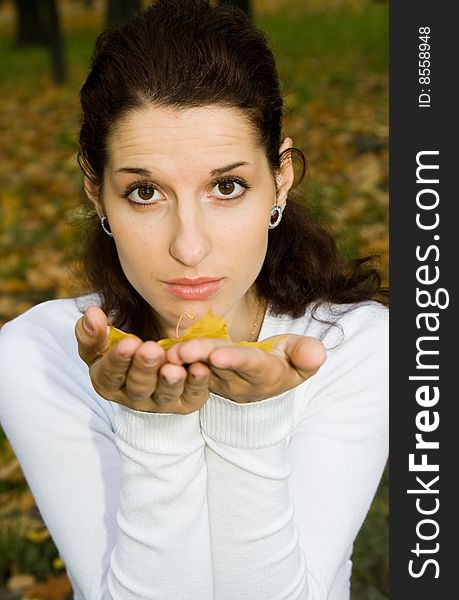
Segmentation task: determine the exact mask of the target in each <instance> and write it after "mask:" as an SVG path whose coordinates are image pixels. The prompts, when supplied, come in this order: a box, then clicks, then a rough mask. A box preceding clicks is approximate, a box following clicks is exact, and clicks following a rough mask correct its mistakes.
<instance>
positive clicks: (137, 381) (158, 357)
mask: <svg viewBox="0 0 459 600" xmlns="http://www.w3.org/2000/svg"><path fill="white" fill-rule="evenodd" d="M165 360H166V353H165V351H164V350H163V348H161V346H159V345H158V344H156V342H153V341H148V342H144V343H142V344H141V345H140V346H139V347H138V348H137V351H136V353H135V354H134V357H133V359H132V361H131V365H130V367H129V371H128V372H127V375H126V383H125V386H126V393H127V395H128V396H129V398H131V400H134V401H135V402H142V401H146V400H148V399H150V398H151V396H152V395H153V392H154V391H155V389H156V385H157V381H158V372H159V369H160V367H161V366H162V365H163V364H164V362H165Z"/></svg>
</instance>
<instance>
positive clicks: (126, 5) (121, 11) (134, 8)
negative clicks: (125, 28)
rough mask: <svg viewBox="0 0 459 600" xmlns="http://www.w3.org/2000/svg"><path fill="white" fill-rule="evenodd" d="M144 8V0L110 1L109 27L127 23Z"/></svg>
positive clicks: (108, 12)
mask: <svg viewBox="0 0 459 600" xmlns="http://www.w3.org/2000/svg"><path fill="white" fill-rule="evenodd" d="M141 8H142V0H108V7H107V26H108V27H111V26H112V25H117V24H119V23H123V22H124V21H127V20H128V19H129V17H132V15H133V14H135V13H136V12H139V11H140V10H141Z"/></svg>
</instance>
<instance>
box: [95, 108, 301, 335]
mask: <svg viewBox="0 0 459 600" xmlns="http://www.w3.org/2000/svg"><path fill="white" fill-rule="evenodd" d="M291 145H292V140H291V139H290V138H287V139H286V140H285V142H284V144H283V145H282V147H281V148H280V151H282V150H283V149H285V148H287V147H290V146H291ZM108 155H109V158H108V162H107V165H106V169H105V172H104V184H103V191H102V194H101V198H100V201H101V204H102V206H99V205H98V202H97V200H96V198H97V192H98V190H97V188H94V186H92V185H91V183H90V182H89V180H86V181H85V187H86V191H87V193H88V196H89V197H90V198H91V199H92V200H93V201H94V202H95V203H96V206H97V207H98V211H99V214H102V212H105V214H106V216H107V219H108V223H109V226H110V228H111V231H112V233H113V240H114V243H115V244H116V248H117V251H118V255H119V259H120V263H121V266H122V268H123V271H124V273H125V275H126V277H127V279H128V280H129V282H130V283H131V284H132V286H133V287H134V288H135V289H136V290H137V291H138V293H139V294H140V295H141V296H142V297H143V298H144V299H145V300H146V302H148V304H149V305H150V306H151V307H152V308H153V309H154V311H155V312H156V313H157V315H158V317H159V319H160V323H161V325H162V327H163V330H164V332H165V333H166V334H167V335H169V336H173V337H175V328H176V324H177V321H178V318H179V317H180V315H181V314H182V313H184V312H187V313H189V314H191V315H194V316H195V318H199V317H201V316H203V315H204V314H205V313H206V312H207V311H208V310H212V311H213V312H214V313H216V314H218V315H221V316H223V317H225V318H226V320H227V322H228V326H229V333H230V335H231V337H232V338H233V339H234V340H235V341H237V338H238V337H239V338H240V339H243V338H244V337H245V338H246V337H247V335H248V334H249V333H250V323H252V322H253V310H254V303H253V299H254V295H253V289H252V290H251V288H252V286H253V283H254V281H255V280H256V278H257V276H258V274H259V272H260V270H261V267H262V265H263V261H264V259H265V255H266V250H267V244H268V224H269V220H270V213H271V207H272V206H273V205H274V204H275V203H276V200H277V201H278V203H279V205H281V206H282V207H283V206H284V205H285V201H286V197H287V193H288V190H289V188H290V187H291V185H292V183H293V168H292V166H291V162H290V163H288V164H287V166H286V167H285V168H283V169H282V171H281V173H279V174H278V176H277V183H278V190H277V193H276V186H275V183H274V180H273V176H272V173H271V171H270V169H269V167H268V162H267V158H266V155H265V153H264V151H263V150H262V149H261V148H259V147H258V146H257V145H256V138H255V134H254V132H253V130H252V128H251V127H250V125H249V124H248V123H247V122H246V121H245V120H244V118H243V116H242V113H241V112H240V111H238V110H237V109H234V108H227V107H221V106H207V107H200V108H194V109H189V110H186V111H180V112H179V111H177V110H175V109H171V108H158V107H149V108H147V109H142V110H136V111H132V112H130V113H128V115H127V116H126V117H125V118H123V119H122V120H120V122H119V123H118V124H117V125H116V127H115V128H114V129H113V130H112V132H111V135H110V137H109V140H108ZM280 226H282V225H280ZM183 278H185V279H190V280H195V279H197V278H206V279H209V280H213V283H204V284H201V285H194V286H193V285H190V284H193V281H191V282H179V283H175V284H174V283H171V282H173V281H174V280H177V279H183ZM184 283H185V284H184ZM186 283H188V285H186ZM194 284H196V282H194ZM191 323H192V321H190V320H188V317H185V318H184V319H183V321H182V326H183V327H187V326H189V325H190V324H191ZM247 327H249V332H247Z"/></svg>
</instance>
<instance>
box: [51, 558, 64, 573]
mask: <svg viewBox="0 0 459 600" xmlns="http://www.w3.org/2000/svg"><path fill="white" fill-rule="evenodd" d="M53 569H56V570H59V569H65V563H64V561H63V560H62V558H59V557H57V558H55V559H54V560H53Z"/></svg>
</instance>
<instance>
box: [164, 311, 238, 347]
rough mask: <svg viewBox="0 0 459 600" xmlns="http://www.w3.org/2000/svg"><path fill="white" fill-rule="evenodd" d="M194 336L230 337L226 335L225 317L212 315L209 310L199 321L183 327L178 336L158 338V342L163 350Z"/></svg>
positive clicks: (227, 338)
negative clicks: (182, 331) (183, 329)
mask: <svg viewBox="0 0 459 600" xmlns="http://www.w3.org/2000/svg"><path fill="white" fill-rule="evenodd" d="M194 338H214V339H215V338H217V339H226V340H230V339H231V338H230V336H229V335H228V327H227V325H226V321H225V319H223V318H222V317H219V316H218V315H214V313H213V312H212V311H210V310H209V312H207V313H206V314H205V315H204V316H203V317H202V318H201V319H199V321H196V323H194V324H193V325H191V326H190V327H188V328H187V329H185V331H184V333H183V335H181V336H180V337H178V338H165V339H163V340H159V342H158V344H159V345H160V346H161V347H162V348H164V350H168V349H169V348H171V347H172V346H174V345H175V344H178V343H179V342H186V341H188V340H192V339H194Z"/></svg>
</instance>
